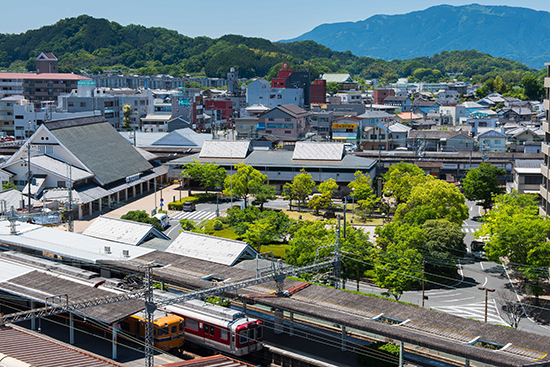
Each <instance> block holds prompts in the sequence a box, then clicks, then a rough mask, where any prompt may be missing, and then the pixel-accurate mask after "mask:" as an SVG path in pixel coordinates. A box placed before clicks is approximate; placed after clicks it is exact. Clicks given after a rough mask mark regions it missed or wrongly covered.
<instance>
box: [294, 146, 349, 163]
mask: <svg viewBox="0 0 550 367" xmlns="http://www.w3.org/2000/svg"><path fill="white" fill-rule="evenodd" d="M343 157H344V144H343V143H324V142H305V141H300V142H296V146H295V148H294V154H293V155H292V159H293V160H296V159H297V160H300V159H306V160H321V161H341V160H342V158H343Z"/></svg>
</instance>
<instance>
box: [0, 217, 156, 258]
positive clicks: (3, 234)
mask: <svg viewBox="0 0 550 367" xmlns="http://www.w3.org/2000/svg"><path fill="white" fill-rule="evenodd" d="M9 227H10V226H9V222H8V221H6V220H3V221H0V242H2V243H6V244H11V245H14V246H18V247H23V248H27V249H32V250H35V251H44V252H48V253H52V254H56V255H59V256H61V257H62V258H64V259H76V260H80V261H84V262H88V263H95V262H97V261H98V260H131V259H135V258H137V257H140V256H143V255H145V254H148V253H150V252H152V251H154V250H151V249H146V248H141V247H134V246H129V245H124V244H121V243H117V242H111V241H105V240H101V239H98V238H93V237H88V236H85V235H83V234H78V233H71V232H65V231H62V230H59V229H55V228H50V227H42V226H39V225H35V224H29V223H25V222H18V223H17V234H16V235H12V234H10V228H9ZM106 247H107V248H108V249H109V250H110V251H109V252H108V253H107V252H106V251H105V248H106ZM122 250H128V254H129V255H128V256H127V257H125V256H123V254H122Z"/></svg>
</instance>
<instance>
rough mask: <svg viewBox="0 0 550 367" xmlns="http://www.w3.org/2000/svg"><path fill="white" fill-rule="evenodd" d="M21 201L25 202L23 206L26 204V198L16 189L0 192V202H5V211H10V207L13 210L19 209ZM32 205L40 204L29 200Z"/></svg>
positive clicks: (27, 199) (27, 200)
mask: <svg viewBox="0 0 550 367" xmlns="http://www.w3.org/2000/svg"><path fill="white" fill-rule="evenodd" d="M21 200H25V205H27V204H28V202H29V198H28V196H25V195H23V193H22V192H21V191H19V190H17V189H8V190H4V191H0V201H5V202H6V209H8V210H9V209H10V208H11V207H12V206H13V208H14V209H16V210H17V209H21ZM31 204H32V205H38V204H40V201H38V200H35V199H33V198H31Z"/></svg>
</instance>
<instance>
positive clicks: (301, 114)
mask: <svg viewBox="0 0 550 367" xmlns="http://www.w3.org/2000/svg"><path fill="white" fill-rule="evenodd" d="M309 120H310V113H309V112H307V111H305V110H304V109H302V108H300V107H298V106H296V105H294V104H288V105H284V106H278V107H275V108H273V109H271V110H269V111H267V112H264V113H263V114H261V115H260V116H258V128H257V130H258V135H260V136H261V135H274V136H276V137H278V138H280V139H282V140H286V141H296V140H298V139H301V138H303V137H304V136H305V133H306V130H307V128H308V127H309V122H310V121H309Z"/></svg>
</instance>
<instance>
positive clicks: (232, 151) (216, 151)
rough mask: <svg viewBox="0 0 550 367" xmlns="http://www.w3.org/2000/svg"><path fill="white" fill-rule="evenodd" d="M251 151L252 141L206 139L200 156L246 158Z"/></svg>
mask: <svg viewBox="0 0 550 367" xmlns="http://www.w3.org/2000/svg"><path fill="white" fill-rule="evenodd" d="M249 151H250V141H247V140H240V141H226V140H206V141H205V142H204V144H203V146H202V149H201V152H200V153H199V157H200V158H229V159H231V158H233V159H244V158H245V157H246V156H247V154H248V152H249Z"/></svg>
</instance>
